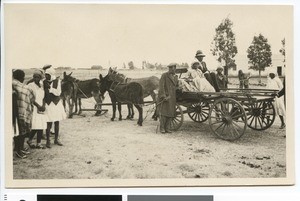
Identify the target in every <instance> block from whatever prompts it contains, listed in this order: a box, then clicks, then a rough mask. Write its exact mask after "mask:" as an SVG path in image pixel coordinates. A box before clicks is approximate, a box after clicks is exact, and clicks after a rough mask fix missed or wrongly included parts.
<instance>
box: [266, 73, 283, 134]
mask: <svg viewBox="0 0 300 201" xmlns="http://www.w3.org/2000/svg"><path fill="white" fill-rule="evenodd" d="M267 88H268V89H273V90H278V91H280V90H281V89H283V84H282V82H281V80H280V79H279V77H277V76H276V75H275V73H270V74H269V77H268V81H267ZM273 104H274V108H275V112H276V114H277V115H278V116H279V118H280V121H281V126H280V129H283V128H285V121H284V117H285V107H284V99H283V96H281V97H275V101H274V102H273Z"/></svg>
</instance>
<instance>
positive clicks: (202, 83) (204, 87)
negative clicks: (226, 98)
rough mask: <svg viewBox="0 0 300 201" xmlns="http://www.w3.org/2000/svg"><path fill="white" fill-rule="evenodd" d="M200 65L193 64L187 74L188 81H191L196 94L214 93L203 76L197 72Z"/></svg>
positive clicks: (197, 63) (199, 71)
mask: <svg viewBox="0 0 300 201" xmlns="http://www.w3.org/2000/svg"><path fill="white" fill-rule="evenodd" d="M199 66H200V63H199V62H193V63H192V65H191V69H190V70H189V72H188V80H190V81H191V84H193V85H194V86H195V88H196V91H198V92H202V91H203V92H215V89H214V87H213V86H212V85H211V84H210V83H209V82H208V81H207V79H206V78H205V77H204V74H203V73H202V71H201V70H199Z"/></svg>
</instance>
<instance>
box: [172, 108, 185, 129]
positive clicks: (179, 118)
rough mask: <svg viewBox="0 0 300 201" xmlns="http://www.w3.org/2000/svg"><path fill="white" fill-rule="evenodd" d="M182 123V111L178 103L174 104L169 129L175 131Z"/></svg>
mask: <svg viewBox="0 0 300 201" xmlns="http://www.w3.org/2000/svg"><path fill="white" fill-rule="evenodd" d="M182 124H183V111H182V109H181V107H180V105H178V104H176V116H175V117H174V118H173V119H172V121H171V126H170V129H171V130H172V131H177V130H178V129H179V128H180V127H181V126H182Z"/></svg>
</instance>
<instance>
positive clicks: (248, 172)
mask: <svg viewBox="0 0 300 201" xmlns="http://www.w3.org/2000/svg"><path fill="white" fill-rule="evenodd" d="M108 99H109V98H108ZM87 101H91V100H86V103H87ZM106 108H107V109H109V112H108V113H106V114H105V115H102V116H94V114H93V112H84V113H83V114H84V115H85V117H82V116H74V118H73V119H67V120H64V121H62V122H61V126H60V139H61V141H62V142H63V144H64V146H62V147H60V146H57V145H52V148H51V149H43V150H37V149H31V150H30V151H31V154H30V155H29V156H28V158H27V159H18V158H16V157H14V160H13V167H14V170H13V174H14V179H104V178H105V179H107V178H110V179H114V178H121V179H125V178H130V179H131V178H133V179H134V178H138V179H143V178H278V177H285V176H286V138H285V137H284V136H285V130H280V129H279V126H280V121H279V118H276V120H275V122H274V124H273V126H272V127H271V128H269V129H268V130H266V131H255V130H252V129H250V128H247V130H246V132H245V134H244V135H243V136H242V137H241V138H240V139H239V140H237V141H234V142H228V141H224V140H221V139H218V138H217V137H215V136H214V135H213V134H212V133H211V131H210V128H209V125H208V122H204V123H195V122H193V121H192V120H191V119H190V118H189V117H188V116H187V115H185V116H184V123H183V125H182V127H181V128H180V129H179V130H178V131H177V132H173V133H171V134H161V133H157V132H156V129H157V126H158V122H156V121H153V120H152V119H151V115H152V114H149V115H148V117H147V119H146V120H145V121H144V124H143V126H142V127H139V126H138V125H137V124H136V121H137V120H136V119H134V120H122V121H119V120H116V121H113V122H112V121H111V120H110V117H111V112H110V111H111V108H110V106H107V107H106ZM149 109H151V106H147V107H144V115H146V112H147V111H148V110H149ZM126 113H127V109H126V108H125V107H124V109H123V117H124V118H125V117H126ZM135 118H137V115H136V117H135ZM52 138H53V135H52ZM52 143H53V139H52ZM43 144H45V141H43Z"/></svg>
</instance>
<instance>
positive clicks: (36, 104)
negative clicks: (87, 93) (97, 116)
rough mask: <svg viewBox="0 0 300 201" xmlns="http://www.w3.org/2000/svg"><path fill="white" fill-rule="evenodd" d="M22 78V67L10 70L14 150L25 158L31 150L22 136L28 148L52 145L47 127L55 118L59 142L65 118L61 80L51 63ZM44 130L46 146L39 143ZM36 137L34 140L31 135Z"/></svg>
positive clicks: (50, 125) (56, 141) (56, 134)
mask: <svg viewBox="0 0 300 201" xmlns="http://www.w3.org/2000/svg"><path fill="white" fill-rule="evenodd" d="M24 81H25V73H24V71H23V70H20V69H17V70H14V71H13V81H12V92H13V93H12V95H13V105H12V106H13V107H12V110H13V113H12V114H13V115H12V116H13V130H14V142H15V153H16V156H17V157H19V158H26V157H27V155H28V154H30V152H29V151H28V149H26V148H25V147H24V143H25V138H26V137H28V140H27V144H28V145H29V147H30V148H37V149H45V148H46V147H47V148H51V142H50V130H51V127H52V123H53V122H54V134H55V139H54V144H56V145H59V146H62V145H63V144H62V143H61V142H60V140H59V122H60V121H61V120H63V119H65V118H66V113H65V110H64V107H63V104H62V101H61V98H60V94H61V80H60V79H59V78H57V77H56V76H55V70H54V68H53V67H52V66H51V65H46V66H44V68H43V70H38V69H37V70H35V71H34V73H33V77H32V79H31V80H29V81H28V83H27V84H25V83H24ZM44 130H46V147H44V146H43V145H42V143H41V140H42V136H43V131H44ZM35 135H37V137H36V140H37V141H36V144H35V143H33V139H34V137H35Z"/></svg>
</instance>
